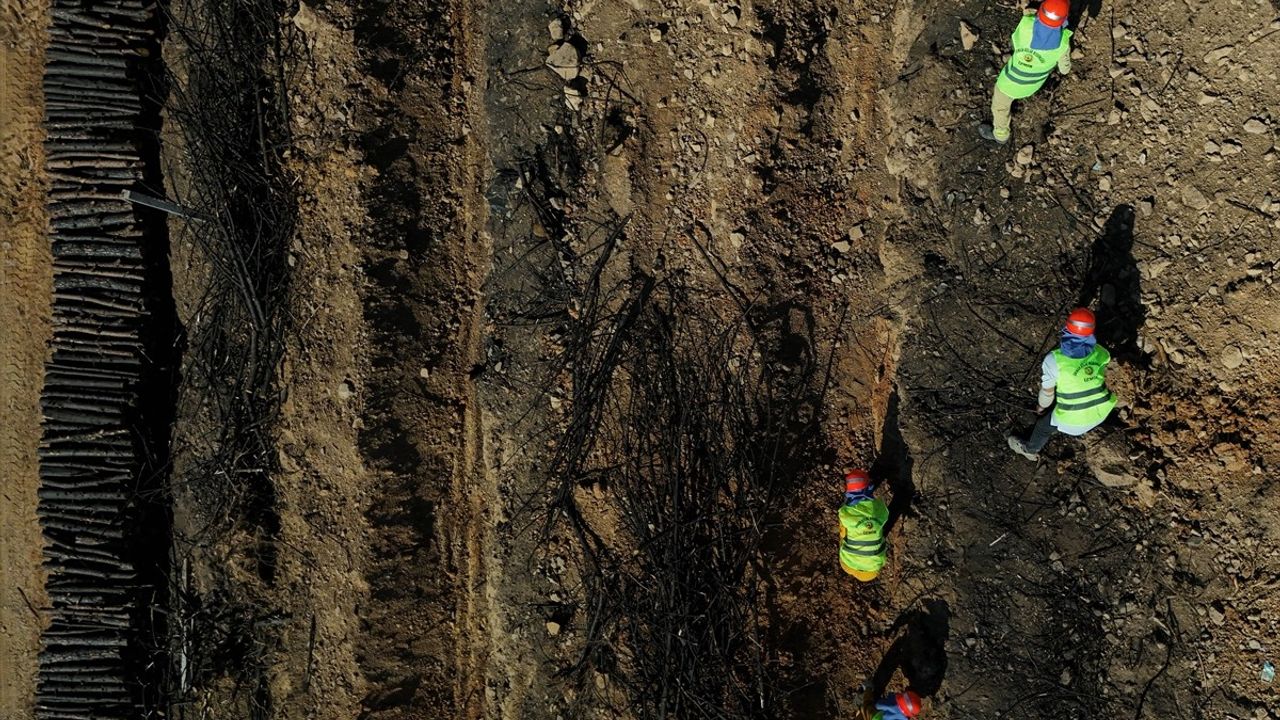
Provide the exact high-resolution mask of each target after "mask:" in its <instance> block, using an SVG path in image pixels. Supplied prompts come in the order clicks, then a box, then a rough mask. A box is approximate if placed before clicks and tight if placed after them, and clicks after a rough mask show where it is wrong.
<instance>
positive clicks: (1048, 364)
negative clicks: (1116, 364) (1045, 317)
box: [1009, 308, 1117, 460]
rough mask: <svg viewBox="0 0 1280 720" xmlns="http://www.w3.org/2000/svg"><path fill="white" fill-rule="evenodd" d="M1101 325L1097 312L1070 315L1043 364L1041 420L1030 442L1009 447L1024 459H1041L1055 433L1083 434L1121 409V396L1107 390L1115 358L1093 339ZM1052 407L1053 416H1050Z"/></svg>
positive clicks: (1013, 441) (1012, 440)
mask: <svg viewBox="0 0 1280 720" xmlns="http://www.w3.org/2000/svg"><path fill="white" fill-rule="evenodd" d="M1096 324H1097V321H1096V320H1095V319H1094V316H1093V311H1092V310H1089V309H1088V308H1076V309H1075V310H1072V311H1071V314H1069V315H1067V323H1066V326H1065V327H1063V329H1062V335H1061V339H1060V340H1059V342H1058V349H1057V350H1054V351H1053V352H1051V353H1049V354H1048V355H1046V356H1045V357H1044V362H1043V363H1041V365H1040V373H1041V379H1040V397H1039V398H1038V401H1037V404H1036V413H1038V414H1039V415H1040V416H1041V417H1040V420H1039V422H1037V423H1036V426H1035V429H1034V430H1032V431H1031V437H1030V438H1029V439H1027V440H1026V441H1023V440H1020V439H1018V438H1017V437H1015V436H1013V435H1010V436H1009V447H1010V448H1011V449H1012V450H1013V451H1014V452H1016V453H1018V454H1019V455H1021V456H1022V457H1024V458H1027V459H1028V460H1039V459H1040V456H1039V455H1038V453H1039V452H1040V449H1041V448H1043V447H1044V444H1045V443H1046V442H1048V441H1049V436H1050V435H1052V434H1053V431H1054V430H1055V429H1057V430H1058V431H1059V432H1063V433H1066V434H1067V435H1083V434H1085V433H1087V432H1089V431H1090V430H1092V429H1094V428H1095V427H1097V426H1098V425H1099V424H1101V423H1102V421H1103V420H1106V419H1107V415H1110V414H1111V409H1112V408H1114V407H1115V406H1116V402H1117V401H1116V394H1115V393H1113V392H1111V391H1110V390H1108V389H1107V363H1109V362H1111V353H1109V352H1107V349H1106V348H1104V347H1102V346H1101V345H1099V344H1098V341H1097V339H1096V338H1095V337H1094V334H1093V329H1094V326H1095V325H1096ZM1055 399H1056V400H1057V403H1056V404H1055V403H1054V401H1055ZM1051 405H1052V406H1053V413H1052V414H1046V412H1045V411H1046V410H1048V409H1049V406H1051Z"/></svg>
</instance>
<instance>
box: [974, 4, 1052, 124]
mask: <svg viewBox="0 0 1280 720" xmlns="http://www.w3.org/2000/svg"><path fill="white" fill-rule="evenodd" d="M1070 8H1071V3H1070V0H1044V2H1042V3H1040V9H1039V10H1038V11H1036V12H1034V13H1031V14H1029V15H1026V16H1025V17H1023V18H1022V22H1020V23H1018V27H1017V29H1015V30H1014V31H1013V36H1012V38H1011V40H1012V43H1013V52H1012V54H1011V55H1010V56H1009V61H1008V62H1007V63H1005V64H1004V67H1003V68H1002V69H1001V70H1000V75H999V77H997V78H996V89H995V92H994V93H992V95H991V124H990V125H983V126H981V127H979V128H978V134H979V135H981V136H982V137H984V138H986V139H987V140H994V141H995V142H997V143H1000V144H1001V145H1003V144H1004V143H1006V142H1008V141H1009V113H1010V112H1011V111H1012V109H1013V101H1014V100H1022V99H1024V98H1029V97H1031V96H1032V95H1034V94H1035V93H1036V91H1037V90H1039V89H1040V86H1042V85H1044V81H1045V80H1047V79H1048V78H1049V75H1050V74H1051V73H1052V72H1053V68H1054V67H1055V66H1056V67H1057V68H1058V72H1060V73H1062V74H1063V75H1066V74H1067V73H1069V72H1071V31H1070V30H1068V29H1067V27H1066V26H1067V12H1068V11H1069V10H1070ZM1028 12H1030V11H1028Z"/></svg>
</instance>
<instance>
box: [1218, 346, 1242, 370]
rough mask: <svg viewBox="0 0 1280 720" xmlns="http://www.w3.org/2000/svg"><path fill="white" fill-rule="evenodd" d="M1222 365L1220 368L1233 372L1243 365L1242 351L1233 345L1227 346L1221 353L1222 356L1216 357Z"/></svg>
mask: <svg viewBox="0 0 1280 720" xmlns="http://www.w3.org/2000/svg"><path fill="white" fill-rule="evenodd" d="M1218 360H1219V361H1220V362H1221V363H1222V367H1224V368H1226V369H1228V370H1235V369H1236V368H1238V367H1240V366H1241V365H1243V364H1244V351H1242V350H1241V349H1240V348H1238V347H1236V346H1235V345H1228V346H1227V347H1226V348H1225V349H1223V351H1222V355H1220V356H1219V357H1218Z"/></svg>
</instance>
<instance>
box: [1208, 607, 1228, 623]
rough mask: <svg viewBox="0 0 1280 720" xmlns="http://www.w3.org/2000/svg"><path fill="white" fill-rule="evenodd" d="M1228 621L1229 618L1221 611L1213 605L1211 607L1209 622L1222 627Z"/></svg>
mask: <svg viewBox="0 0 1280 720" xmlns="http://www.w3.org/2000/svg"><path fill="white" fill-rule="evenodd" d="M1226 621H1227V616H1226V615H1224V614H1223V613H1222V611H1221V610H1219V609H1218V608H1216V607H1214V606H1212V605H1210V606H1209V622H1211V623H1213V624H1214V625H1217V626H1219V627H1221V626H1222V625H1223V623H1225V622H1226Z"/></svg>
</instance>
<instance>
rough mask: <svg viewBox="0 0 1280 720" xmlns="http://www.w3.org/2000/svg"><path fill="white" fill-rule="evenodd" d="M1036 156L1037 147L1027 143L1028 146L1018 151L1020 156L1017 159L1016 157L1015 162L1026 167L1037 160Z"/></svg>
mask: <svg viewBox="0 0 1280 720" xmlns="http://www.w3.org/2000/svg"><path fill="white" fill-rule="evenodd" d="M1035 156H1036V146H1035V145H1033V144H1031V143H1027V144H1026V145H1023V146H1022V148H1021V149H1019V150H1018V154H1017V156H1016V157H1014V161H1015V162H1017V163H1018V164H1019V165H1022V166H1023V167H1026V166H1028V165H1030V164H1031V163H1032V161H1034V160H1035Z"/></svg>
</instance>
